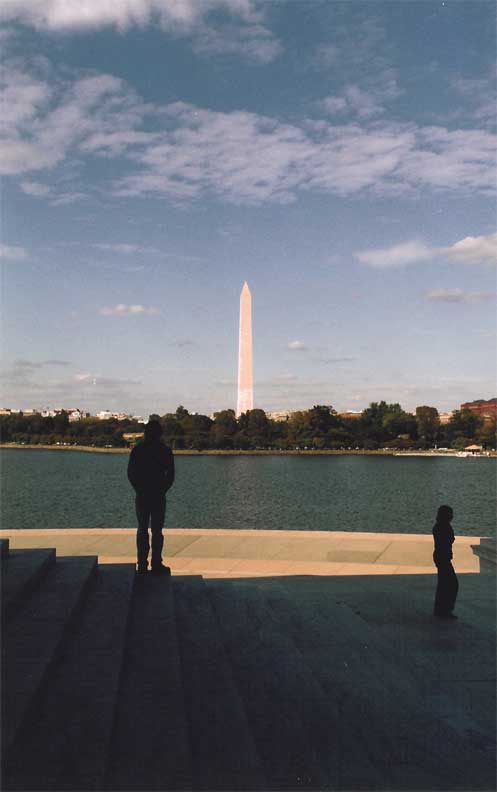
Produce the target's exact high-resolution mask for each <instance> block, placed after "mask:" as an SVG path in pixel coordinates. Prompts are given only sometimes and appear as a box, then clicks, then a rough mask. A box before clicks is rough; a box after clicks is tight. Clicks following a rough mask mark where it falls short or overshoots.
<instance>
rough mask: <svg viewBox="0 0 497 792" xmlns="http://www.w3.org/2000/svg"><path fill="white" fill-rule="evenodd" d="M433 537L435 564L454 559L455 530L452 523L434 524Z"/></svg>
mask: <svg viewBox="0 0 497 792" xmlns="http://www.w3.org/2000/svg"><path fill="white" fill-rule="evenodd" d="M433 538H434V540H435V552H434V553H433V560H434V562H435V564H437V565H438V564H443V563H446V562H447V561H450V560H451V559H452V545H453V543H454V539H455V537H454V531H453V530H452V525H451V524H450V523H438V522H436V523H435V525H434V526H433Z"/></svg>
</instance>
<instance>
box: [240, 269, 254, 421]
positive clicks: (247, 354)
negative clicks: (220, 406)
mask: <svg viewBox="0 0 497 792" xmlns="http://www.w3.org/2000/svg"><path fill="white" fill-rule="evenodd" d="M253 406H254V378H253V374H252V295H251V294H250V289H249V287H248V285H247V281H245V283H244V284H243V289H242V292H241V294H240V342H239V347H238V400H237V403H236V417H237V418H238V416H239V415H241V414H242V413H244V412H247V410H252V408H253Z"/></svg>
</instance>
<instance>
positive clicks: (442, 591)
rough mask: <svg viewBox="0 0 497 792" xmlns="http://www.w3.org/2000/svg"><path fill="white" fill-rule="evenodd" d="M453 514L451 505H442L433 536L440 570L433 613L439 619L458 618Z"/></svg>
mask: <svg viewBox="0 0 497 792" xmlns="http://www.w3.org/2000/svg"><path fill="white" fill-rule="evenodd" d="M453 516H454V512H453V511H452V509H451V508H450V506H440V508H439V510H438V512H437V520H436V522H435V525H434V526H433V538H434V540H435V552H434V553H433V561H434V562H435V565H436V567H437V572H438V581H437V593H436V595H435V607H434V610H433V613H434V616H437V617H438V618H439V619H457V616H455V614H454V613H452V611H453V610H454V605H455V603H456V597H457V592H458V590H459V583H458V580H457V575H456V573H455V571H454V567H453V566H452V545H453V543H454V538H455V537H454V531H453V530H452V525H451V524H450V522H451V520H452V518H453Z"/></svg>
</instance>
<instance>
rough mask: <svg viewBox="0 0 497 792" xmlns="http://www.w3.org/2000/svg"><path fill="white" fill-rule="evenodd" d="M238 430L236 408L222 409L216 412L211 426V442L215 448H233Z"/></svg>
mask: <svg viewBox="0 0 497 792" xmlns="http://www.w3.org/2000/svg"><path fill="white" fill-rule="evenodd" d="M237 432H238V424H237V421H236V418H235V411H234V410H221V411H220V412H217V413H214V421H213V423H212V425H211V428H210V443H211V447H213V448H220V449H222V448H233V441H234V437H235V435H236V434H237Z"/></svg>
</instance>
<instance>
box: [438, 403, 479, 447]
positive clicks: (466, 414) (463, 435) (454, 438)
mask: <svg viewBox="0 0 497 792" xmlns="http://www.w3.org/2000/svg"><path fill="white" fill-rule="evenodd" d="M483 423H484V421H483V418H481V417H480V416H479V415H477V414H476V413H474V412H472V411H471V410H455V412H454V413H453V414H452V416H451V418H450V420H449V422H448V423H447V424H445V427H444V436H445V437H446V439H447V440H446V441H447V444H448V445H450V446H451V447H452V448H457V449H461V448H464V447H465V446H467V445H471V444H472V443H474V442H475V441H476V439H477V434H478V432H479V430H480V429H481V428H482V427H483Z"/></svg>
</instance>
